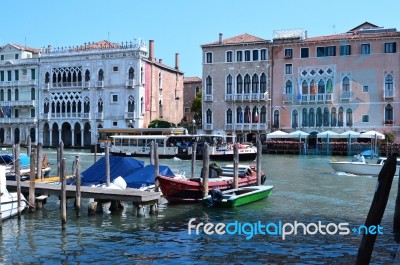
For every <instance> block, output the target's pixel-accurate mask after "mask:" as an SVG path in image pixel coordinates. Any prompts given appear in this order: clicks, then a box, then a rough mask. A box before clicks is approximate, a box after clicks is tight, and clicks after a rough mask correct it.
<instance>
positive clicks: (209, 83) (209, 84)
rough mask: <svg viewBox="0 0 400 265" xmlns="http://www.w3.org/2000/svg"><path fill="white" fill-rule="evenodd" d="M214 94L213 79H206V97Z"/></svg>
mask: <svg viewBox="0 0 400 265" xmlns="http://www.w3.org/2000/svg"><path fill="white" fill-rule="evenodd" d="M211 94H212V78H211V76H207V78H206V95H211Z"/></svg>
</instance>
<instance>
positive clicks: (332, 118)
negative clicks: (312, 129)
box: [331, 107, 337, 127]
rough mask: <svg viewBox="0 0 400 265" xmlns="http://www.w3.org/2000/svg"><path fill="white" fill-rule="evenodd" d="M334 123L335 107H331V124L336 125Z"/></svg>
mask: <svg viewBox="0 0 400 265" xmlns="http://www.w3.org/2000/svg"><path fill="white" fill-rule="evenodd" d="M336 125H337V118H336V108H335V107H333V108H332V110H331V126H332V127H336Z"/></svg>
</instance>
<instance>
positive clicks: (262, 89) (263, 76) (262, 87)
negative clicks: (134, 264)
mask: <svg viewBox="0 0 400 265" xmlns="http://www.w3.org/2000/svg"><path fill="white" fill-rule="evenodd" d="M265 92H267V75H266V74H264V73H262V74H261V77H260V93H265Z"/></svg>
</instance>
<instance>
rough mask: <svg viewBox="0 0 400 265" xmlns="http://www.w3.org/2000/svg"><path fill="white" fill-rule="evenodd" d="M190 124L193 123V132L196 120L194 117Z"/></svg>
mask: <svg viewBox="0 0 400 265" xmlns="http://www.w3.org/2000/svg"><path fill="white" fill-rule="evenodd" d="M192 124H193V128H192V134H194V126H195V125H196V120H195V119H193V120H192Z"/></svg>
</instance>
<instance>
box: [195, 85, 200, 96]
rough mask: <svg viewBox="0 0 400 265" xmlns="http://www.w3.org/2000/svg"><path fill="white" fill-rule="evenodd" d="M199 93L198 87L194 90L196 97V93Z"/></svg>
mask: <svg viewBox="0 0 400 265" xmlns="http://www.w3.org/2000/svg"><path fill="white" fill-rule="evenodd" d="M199 92H200V87H199V86H196V89H195V93H196V95H197V93H199Z"/></svg>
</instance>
